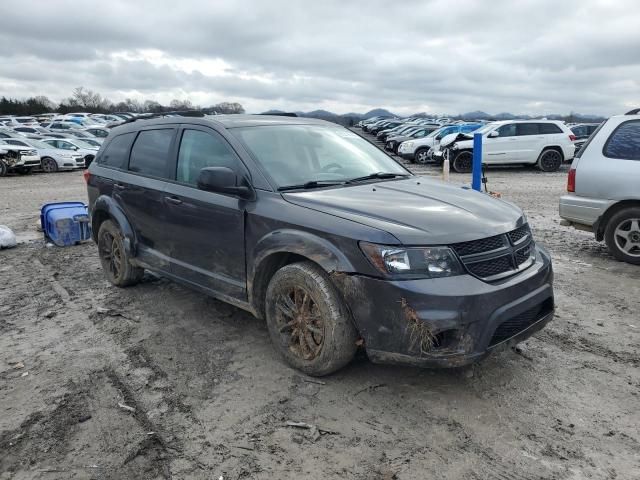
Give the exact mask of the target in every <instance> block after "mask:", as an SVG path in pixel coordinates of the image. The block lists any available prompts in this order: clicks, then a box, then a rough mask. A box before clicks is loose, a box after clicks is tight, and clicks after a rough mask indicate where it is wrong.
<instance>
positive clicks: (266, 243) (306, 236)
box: [249, 229, 355, 278]
mask: <svg viewBox="0 0 640 480" xmlns="http://www.w3.org/2000/svg"><path fill="white" fill-rule="evenodd" d="M274 253H293V254H296V255H301V256H303V257H306V258H308V259H309V260H312V261H314V262H315V263H317V264H318V265H320V266H321V267H322V268H324V269H325V270H326V271H327V272H353V271H355V268H354V266H353V264H352V263H351V261H349V259H348V258H347V256H346V255H345V254H344V253H343V252H342V251H341V250H340V249H339V248H338V247H337V246H336V245H334V244H333V243H331V242H330V241H329V240H327V239H325V238H322V237H319V236H318V235H314V234H313V233H309V232H304V231H300V230H292V229H284V230H276V231H274V232H270V233H268V234H267V235H265V236H264V237H262V238H261V239H260V240H258V242H257V243H256V246H255V247H254V249H253V255H252V256H251V258H253V259H254V261H253V264H252V265H251V268H250V272H249V274H250V275H249V278H253V275H254V274H255V272H256V270H257V269H258V268H259V266H260V264H261V263H262V262H263V261H264V259H265V258H267V257H268V256H269V255H272V254H274Z"/></svg>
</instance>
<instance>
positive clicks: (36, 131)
mask: <svg viewBox="0 0 640 480" xmlns="http://www.w3.org/2000/svg"><path fill="white" fill-rule="evenodd" d="M13 131H14V132H17V133H19V134H20V135H23V136H33V135H44V134H45V133H47V132H48V130H47V129H46V128H42V127H14V128H13Z"/></svg>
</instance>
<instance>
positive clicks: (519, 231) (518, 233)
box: [507, 225, 531, 244]
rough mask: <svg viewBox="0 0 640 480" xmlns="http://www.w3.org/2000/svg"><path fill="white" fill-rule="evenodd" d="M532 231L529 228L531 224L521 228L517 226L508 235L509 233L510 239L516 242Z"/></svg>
mask: <svg viewBox="0 0 640 480" xmlns="http://www.w3.org/2000/svg"><path fill="white" fill-rule="evenodd" d="M530 233H531V230H530V229H529V225H523V226H521V227H520V228H516V229H515V230H513V231H512V232H509V233H508V234H507V235H509V240H511V242H512V243H514V244H516V243H518V242H519V241H520V240H522V239H523V238H524V237H526V236H527V235H529V234H530Z"/></svg>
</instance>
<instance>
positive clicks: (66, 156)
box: [60, 153, 73, 158]
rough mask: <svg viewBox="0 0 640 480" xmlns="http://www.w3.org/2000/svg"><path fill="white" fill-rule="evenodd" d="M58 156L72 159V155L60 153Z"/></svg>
mask: <svg viewBox="0 0 640 480" xmlns="http://www.w3.org/2000/svg"><path fill="white" fill-rule="evenodd" d="M60 156H61V157H62V158H72V157H73V155H71V154H70V153H61V154H60Z"/></svg>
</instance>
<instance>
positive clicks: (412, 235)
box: [283, 177, 526, 245]
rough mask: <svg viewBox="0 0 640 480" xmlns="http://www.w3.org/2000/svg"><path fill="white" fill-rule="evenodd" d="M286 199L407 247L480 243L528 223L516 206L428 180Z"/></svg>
mask: <svg viewBox="0 0 640 480" xmlns="http://www.w3.org/2000/svg"><path fill="white" fill-rule="evenodd" d="M283 197H284V199H285V200H286V201H288V202H290V203H293V204H295V205H299V206H301V207H305V208H310V209H313V210H317V211H321V212H324V213H328V214H331V215H335V216H337V217H341V218H345V219H348V220H352V221H354V222H357V223H360V224H364V225H367V226H370V227H373V228H377V229H379V230H383V231H386V232H388V233H390V234H391V235H393V236H394V237H396V238H397V239H398V241H399V242H400V243H403V244H406V245H429V244H431V245H435V244H450V243H457V242H465V241H469V240H477V239H479V238H485V237H489V236H493V235H498V234H501V233H505V232H508V231H510V230H513V229H515V228H517V227H519V226H520V225H522V224H524V223H525V222H526V218H525V216H524V214H523V213H522V210H520V209H519V208H518V207H516V206H515V205H512V204H510V203H508V202H505V201H503V200H500V199H497V198H494V197H491V196H489V195H487V194H484V193H480V192H476V191H474V190H471V189H468V188H466V187H462V186H459V185H457V186H456V185H451V184H447V183H444V182H441V181H438V180H432V179H429V178H426V177H410V178H407V179H403V180H393V181H381V182H374V183H367V184H362V185H355V186H350V187H340V188H330V189H323V190H313V191H305V192H287V193H284V194H283ZM362 240H367V239H365V238H363V239H362Z"/></svg>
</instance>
